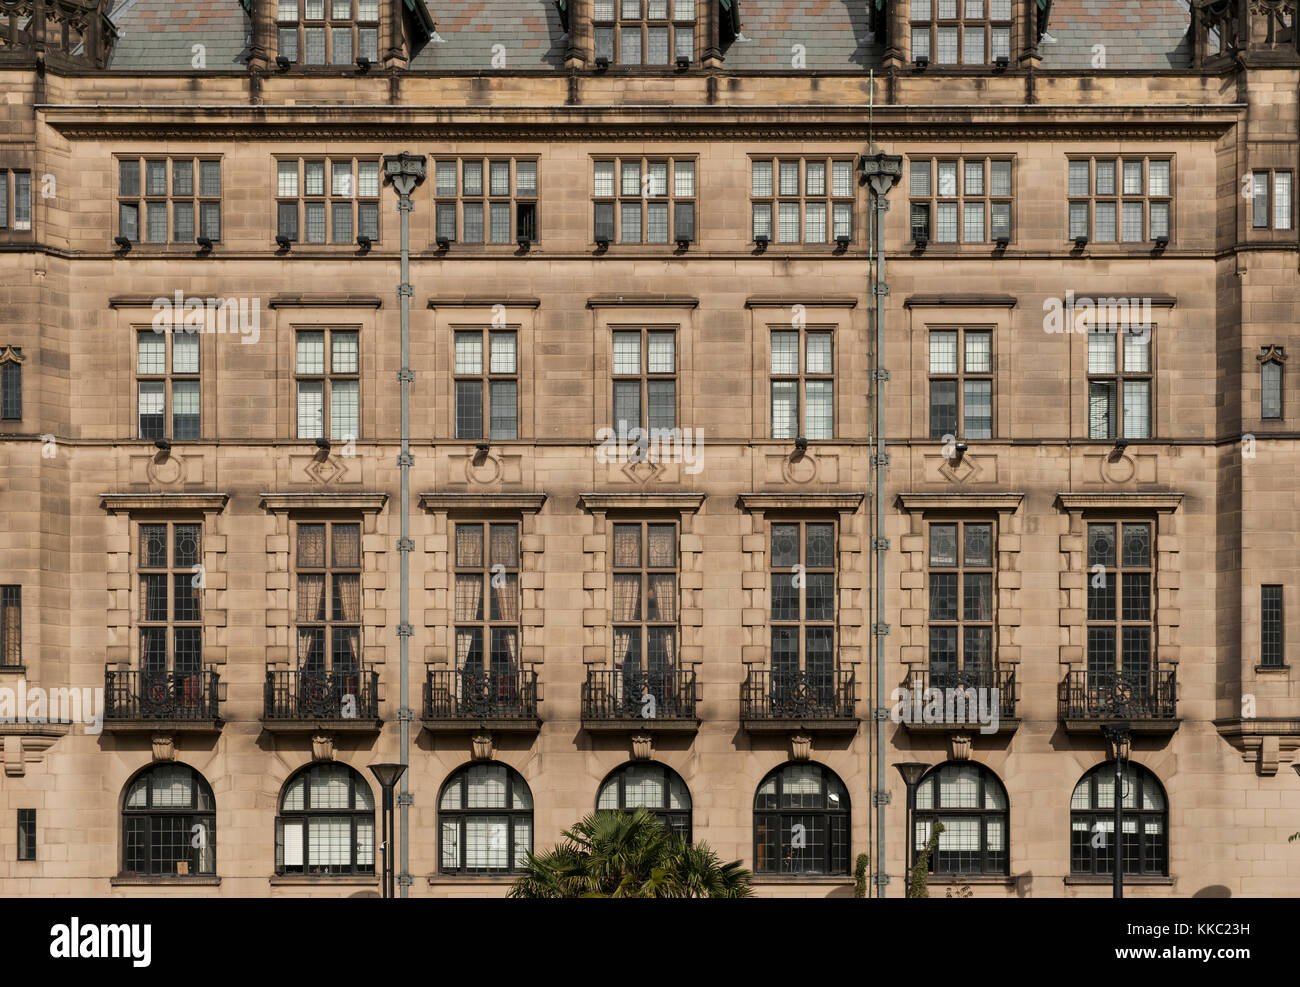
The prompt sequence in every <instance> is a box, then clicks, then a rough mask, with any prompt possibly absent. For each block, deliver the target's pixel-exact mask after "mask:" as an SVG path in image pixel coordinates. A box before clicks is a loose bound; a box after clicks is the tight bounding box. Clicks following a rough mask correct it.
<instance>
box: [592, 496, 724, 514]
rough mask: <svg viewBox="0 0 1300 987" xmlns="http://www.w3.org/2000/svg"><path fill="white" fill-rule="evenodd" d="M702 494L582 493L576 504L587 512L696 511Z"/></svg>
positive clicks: (700, 502) (701, 499) (702, 498)
mask: <svg viewBox="0 0 1300 987" xmlns="http://www.w3.org/2000/svg"><path fill="white" fill-rule="evenodd" d="M707 496H708V494H703V493H693V492H692V493H584V494H578V503H579V504H581V505H582V507H583V508H584V509H586V510H589V511H636V510H640V511H654V510H660V511H698V510H699V509H700V505H701V504H703V503H704V498H705V497H707Z"/></svg>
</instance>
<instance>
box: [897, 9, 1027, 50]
mask: <svg viewBox="0 0 1300 987" xmlns="http://www.w3.org/2000/svg"><path fill="white" fill-rule="evenodd" d="M910 20H911V29H912V60H913V61H915V60H916V59H918V58H925V59H928V60H929V61H931V62H933V63H934V64H935V65H991V64H993V63H994V62H995V61H997V59H999V58H1010V56H1011V0H911V11H910ZM1004 64H1005V63H1004Z"/></svg>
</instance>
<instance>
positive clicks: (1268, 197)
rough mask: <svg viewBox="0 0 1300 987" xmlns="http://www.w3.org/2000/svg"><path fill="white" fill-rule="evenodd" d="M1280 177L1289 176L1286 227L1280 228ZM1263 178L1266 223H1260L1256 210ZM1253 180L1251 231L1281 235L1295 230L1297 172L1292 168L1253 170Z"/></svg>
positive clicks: (1251, 176) (1251, 175) (1251, 173)
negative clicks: (1267, 231)
mask: <svg viewBox="0 0 1300 987" xmlns="http://www.w3.org/2000/svg"><path fill="white" fill-rule="evenodd" d="M1279 175H1286V176H1287V203H1286V215H1285V222H1286V225H1285V226H1279V225H1278V221H1279V219H1281V218H1283V217H1282V216H1281V215H1280V213H1279V210H1278V202H1277V178H1278V176H1279ZM1261 177H1262V178H1263V188H1264V200H1265V205H1264V210H1265V212H1266V214H1267V216H1266V222H1264V223H1260V222H1258V216H1257V215H1256V210H1257V208H1258V200H1259V198H1260V179H1261ZM1250 178H1251V215H1250V229H1251V230H1252V231H1254V230H1272V231H1275V232H1279V233H1289V232H1291V231H1292V230H1294V229H1295V226H1296V222H1295V208H1296V205H1295V171H1294V170H1293V169H1291V168H1253V169H1251V172H1250Z"/></svg>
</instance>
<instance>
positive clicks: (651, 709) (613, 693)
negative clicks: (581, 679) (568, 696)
mask: <svg viewBox="0 0 1300 987" xmlns="http://www.w3.org/2000/svg"><path fill="white" fill-rule="evenodd" d="M582 718H583V719H584V720H640V721H646V720H693V719H695V671H694V669H691V670H683V669H649V670H646V669H640V668H634V667H632V666H630V665H624V666H617V667H615V668H595V669H590V670H588V672H587V681H586V682H585V683H583V686H582Z"/></svg>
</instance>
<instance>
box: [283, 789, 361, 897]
mask: <svg viewBox="0 0 1300 987" xmlns="http://www.w3.org/2000/svg"><path fill="white" fill-rule="evenodd" d="M275 872H276V873H277V874H310V875H325V874H373V873H374V872H375V800H374V796H373V795H371V793H370V786H369V785H367V784H366V781H365V779H364V778H362V777H361V775H360V774H359V773H358V772H356V771H354V770H353V769H352V768H350V767H348V766H347V765H346V764H313V765H311V766H310V767H307V768H303V769H302V770H301V771H299V772H298V773H297V774H295V775H294V776H293V777H292V778H290V779H289V782H288V784H286V785H285V786H284V793H283V794H282V795H281V796H280V814H279V815H278V816H277V817H276V819H275Z"/></svg>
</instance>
